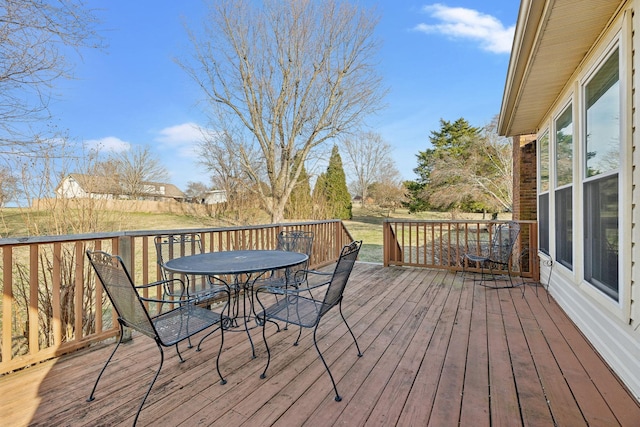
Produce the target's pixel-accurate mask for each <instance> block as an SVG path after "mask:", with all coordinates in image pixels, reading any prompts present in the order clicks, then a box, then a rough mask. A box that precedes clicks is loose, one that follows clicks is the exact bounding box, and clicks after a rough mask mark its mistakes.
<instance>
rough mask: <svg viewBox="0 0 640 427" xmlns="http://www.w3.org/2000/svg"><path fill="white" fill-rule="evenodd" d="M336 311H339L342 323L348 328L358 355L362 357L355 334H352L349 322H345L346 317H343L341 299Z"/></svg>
mask: <svg viewBox="0 0 640 427" xmlns="http://www.w3.org/2000/svg"><path fill="white" fill-rule="evenodd" d="M338 311H340V316H341V317H342V320H343V321H344V324H345V325H347V329H348V330H349V333H350V334H351V338H353V342H354V343H355V344H356V350H358V357H362V352H361V351H360V346H359V345H358V340H357V339H356V336H355V335H354V334H353V331H352V330H351V327H350V326H349V323H347V319H346V318H345V317H344V314H343V313H342V301H340V303H339V305H338Z"/></svg>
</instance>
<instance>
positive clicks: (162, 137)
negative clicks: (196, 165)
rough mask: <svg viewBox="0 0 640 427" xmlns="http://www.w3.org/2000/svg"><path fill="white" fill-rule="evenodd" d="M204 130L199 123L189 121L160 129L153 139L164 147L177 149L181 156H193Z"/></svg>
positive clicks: (195, 154)
mask: <svg viewBox="0 0 640 427" xmlns="http://www.w3.org/2000/svg"><path fill="white" fill-rule="evenodd" d="M204 132H206V130H205V129H203V128H202V127H200V125H198V124H196V123H193V122H189V123H183V124H180V125H175V126H169V127H166V128H164V129H161V130H160V132H158V136H157V137H156V138H155V140H156V141H158V142H160V143H161V144H162V146H163V147H164V148H169V149H174V150H177V153H178V154H179V155H180V156H181V157H190V158H195V157H197V152H196V151H197V150H196V149H197V146H198V144H199V143H200V142H201V141H202V139H203V133H204Z"/></svg>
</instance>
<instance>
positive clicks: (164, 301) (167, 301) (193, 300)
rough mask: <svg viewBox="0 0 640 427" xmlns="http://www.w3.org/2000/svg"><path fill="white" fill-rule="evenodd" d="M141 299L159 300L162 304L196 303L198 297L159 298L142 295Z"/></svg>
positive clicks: (148, 300)
mask: <svg viewBox="0 0 640 427" xmlns="http://www.w3.org/2000/svg"><path fill="white" fill-rule="evenodd" d="M140 300H141V301H145V302H157V303H160V304H180V305H182V304H195V303H197V302H198V300H197V298H187V299H159V298H146V297H140Z"/></svg>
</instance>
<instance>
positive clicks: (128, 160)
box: [112, 146, 169, 198]
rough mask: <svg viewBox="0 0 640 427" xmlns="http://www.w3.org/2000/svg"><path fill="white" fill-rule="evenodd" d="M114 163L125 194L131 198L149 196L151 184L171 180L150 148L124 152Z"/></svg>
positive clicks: (114, 159) (135, 148)
mask: <svg viewBox="0 0 640 427" xmlns="http://www.w3.org/2000/svg"><path fill="white" fill-rule="evenodd" d="M112 162H113V164H114V165H115V169H116V171H117V172H116V174H117V177H118V181H119V184H120V185H121V186H122V189H123V193H124V194H125V195H127V196H129V197H131V198H137V197H142V196H145V195H147V194H148V190H147V188H146V186H147V185H148V184H149V183H155V182H166V181H167V180H168V179H169V178H168V177H169V173H168V172H167V169H166V168H165V167H164V166H163V165H162V163H161V162H160V160H159V159H158V157H156V156H155V155H154V154H153V153H152V152H151V150H150V148H149V147H148V146H136V147H134V148H133V149H132V150H127V151H122V152H120V153H118V154H116V155H115V157H113V158H112Z"/></svg>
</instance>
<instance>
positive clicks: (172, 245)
mask: <svg viewBox="0 0 640 427" xmlns="http://www.w3.org/2000/svg"><path fill="white" fill-rule="evenodd" d="M154 243H155V246H156V259H157V262H158V265H160V271H161V274H162V278H163V279H164V280H168V279H171V277H169V276H170V273H169V272H168V271H167V270H165V268H164V263H165V262H167V261H169V260H172V259H174V258H179V257H183V256H188V255H195V254H200V253H202V240H201V239H200V234H198V233H195V234H164V235H159V236H156V237H155V239H154Z"/></svg>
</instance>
